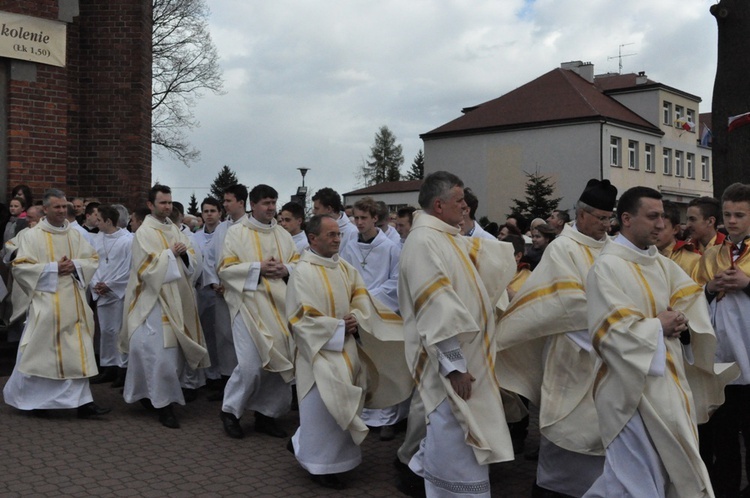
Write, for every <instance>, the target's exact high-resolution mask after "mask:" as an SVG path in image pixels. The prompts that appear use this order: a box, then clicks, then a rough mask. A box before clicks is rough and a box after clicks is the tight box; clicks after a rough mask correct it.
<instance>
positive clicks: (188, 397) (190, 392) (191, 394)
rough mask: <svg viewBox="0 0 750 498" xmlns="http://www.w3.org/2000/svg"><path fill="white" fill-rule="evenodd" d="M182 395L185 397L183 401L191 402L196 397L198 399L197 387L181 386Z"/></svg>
mask: <svg viewBox="0 0 750 498" xmlns="http://www.w3.org/2000/svg"><path fill="white" fill-rule="evenodd" d="M182 397H183V398H185V403H192V402H193V401H195V400H196V399H198V390H197V389H187V388H184V387H183V388H182Z"/></svg>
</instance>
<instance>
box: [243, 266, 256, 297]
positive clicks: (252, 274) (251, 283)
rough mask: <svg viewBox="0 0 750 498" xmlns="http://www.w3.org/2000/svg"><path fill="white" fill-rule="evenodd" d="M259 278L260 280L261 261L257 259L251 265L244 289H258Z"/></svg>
mask: <svg viewBox="0 0 750 498" xmlns="http://www.w3.org/2000/svg"><path fill="white" fill-rule="evenodd" d="M258 280H260V263H259V262H257V261H256V262H255V263H253V264H251V265H250V271H249V272H247V278H246V279H245V287H243V290H246V291H254V290H256V289H257V288H258Z"/></svg>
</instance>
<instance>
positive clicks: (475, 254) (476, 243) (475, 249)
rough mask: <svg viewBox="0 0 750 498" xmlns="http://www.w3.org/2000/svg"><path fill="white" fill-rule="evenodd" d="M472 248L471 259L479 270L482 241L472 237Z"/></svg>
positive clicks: (470, 248)
mask: <svg viewBox="0 0 750 498" xmlns="http://www.w3.org/2000/svg"><path fill="white" fill-rule="evenodd" d="M470 238H471V247H469V259H471V262H472V263H474V266H476V267H477V268H479V248H480V247H481V242H480V240H481V239H478V238H475V237H470Z"/></svg>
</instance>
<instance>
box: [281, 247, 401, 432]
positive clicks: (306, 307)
mask: <svg viewBox="0 0 750 498" xmlns="http://www.w3.org/2000/svg"><path fill="white" fill-rule="evenodd" d="M286 309H287V317H288V319H289V324H290V326H291V329H292V332H293V334H294V339H295V342H296V344H297V350H298V351H297V392H298V395H299V397H300V400H301V399H303V398H304V397H305V395H306V394H307V393H308V392H309V391H310V389H311V388H312V387H313V385H317V387H318V390H319V391H320V396H321V398H322V399H323V403H324V404H325V406H326V408H327V409H328V411H329V412H330V414H331V416H332V417H333V418H334V419H335V420H336V423H337V424H338V425H339V427H341V428H342V429H344V430H348V431H349V432H350V434H351V435H352V439H353V440H354V442H355V443H356V444H360V443H361V442H362V441H363V440H364V438H365V436H366V435H367V431H368V429H367V426H366V425H365V424H364V422H363V421H362V419H361V418H360V413H361V412H362V408H363V407H364V406H366V407H367V408H385V407H388V406H393V405H395V404H398V403H400V402H402V401H404V400H405V399H406V398H408V397H409V396H411V392H412V388H413V386H414V384H413V381H412V378H411V375H410V374H409V370H408V368H407V366H406V362H405V360H404V342H403V340H404V339H403V322H402V321H401V318H400V317H399V316H398V315H397V314H395V313H393V312H392V311H391V310H390V309H388V307H386V306H385V305H384V304H382V303H380V302H378V301H377V300H375V299H373V298H372V297H371V296H370V294H369V293H368V292H367V288H366V286H365V283H364V281H363V280H362V277H361V276H360V275H359V273H358V272H357V270H355V269H354V267H352V266H351V265H350V264H349V263H347V262H346V261H344V260H343V259H340V258H339V257H338V255H335V256H334V257H333V258H323V257H321V256H318V255H317V254H315V253H314V252H313V251H311V250H308V251H305V253H304V254H303V255H302V257H301V258H300V261H299V263H298V265H297V268H296V269H295V270H294V272H293V273H292V275H291V277H290V279H289V286H288V289H287V295H286ZM349 313H352V314H353V315H355V316H356V318H357V323H358V325H359V337H357V338H355V337H353V336H351V335H347V336H346V337H345V339H344V347H343V349H342V351H332V350H329V349H325V348H324V347H325V345H326V343H327V342H328V341H329V340H330V339H331V338H332V337H333V336H334V334H335V332H336V330H337V329H338V327H339V324H340V322H341V320H342V319H343V318H344V316H346V315H347V314H349Z"/></svg>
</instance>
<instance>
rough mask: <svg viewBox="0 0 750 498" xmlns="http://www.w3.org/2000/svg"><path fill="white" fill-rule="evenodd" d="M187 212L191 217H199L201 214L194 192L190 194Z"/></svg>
mask: <svg viewBox="0 0 750 498" xmlns="http://www.w3.org/2000/svg"><path fill="white" fill-rule="evenodd" d="M187 212H188V214H189V215H192V216H200V214H201V212H200V211H199V210H198V200H197V199H196V198H195V192H193V193H192V194H190V202H189V203H188V209H187Z"/></svg>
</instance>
